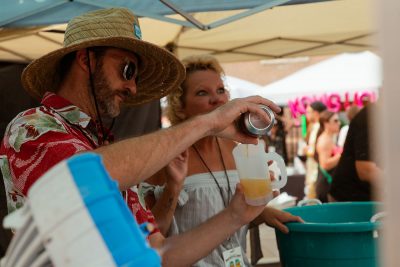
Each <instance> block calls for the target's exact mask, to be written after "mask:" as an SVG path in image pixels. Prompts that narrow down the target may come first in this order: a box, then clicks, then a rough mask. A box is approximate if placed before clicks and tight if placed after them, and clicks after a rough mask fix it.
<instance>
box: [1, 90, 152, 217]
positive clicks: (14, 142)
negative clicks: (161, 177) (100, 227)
mask: <svg viewBox="0 0 400 267" xmlns="http://www.w3.org/2000/svg"><path fill="white" fill-rule="evenodd" d="M99 136H101V134H100V131H99V127H98V126H97V125H96V123H95V122H94V121H93V120H91V118H90V117H89V115H87V114H86V113H84V112H83V111H82V110H80V109H79V108H78V107H77V106H74V105H72V104H71V103H70V102H69V101H67V100H66V99H64V98H62V97H60V96H58V95H56V94H54V93H50V92H48V93H46V94H45V95H44V97H43V99H42V106H40V107H37V108H32V109H29V110H26V111H24V112H21V113H20V114H18V115H17V116H16V117H15V118H14V119H13V120H12V121H11V122H10V124H9V125H8V126H7V129H6V132H5V135H4V139H3V141H2V143H1V147H0V168H1V172H2V174H3V178H4V184H5V188H6V195H7V206H8V211H9V212H12V211H13V210H15V209H18V208H19V207H21V206H22V205H23V203H24V201H25V197H26V195H27V192H28V190H29V188H30V187H31V186H32V185H33V183H34V182H35V181H36V180H38V179H39V178H40V177H41V176H42V175H43V174H44V173H45V172H46V171H47V170H49V169H50V168H51V167H53V166H54V165H55V164H57V163H58V162H60V161H62V160H64V159H67V158H69V157H71V156H72V155H75V154H76V153H79V152H82V151H87V150H93V149H95V148H97V147H99V146H100V145H101V144H100V143H99V140H98V137H99ZM124 196H125V197H124V198H125V200H126V203H127V205H128V207H129V209H130V210H131V211H132V213H133V214H134V215H135V217H136V220H137V221H138V223H143V222H151V223H153V224H155V220H154V216H153V214H152V213H151V212H150V211H149V210H147V209H146V208H145V205H144V203H142V202H143V201H140V198H139V196H138V194H137V190H136V187H133V188H132V189H129V190H127V191H126V192H124Z"/></svg>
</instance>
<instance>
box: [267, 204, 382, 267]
mask: <svg viewBox="0 0 400 267" xmlns="http://www.w3.org/2000/svg"><path fill="white" fill-rule="evenodd" d="M381 208H382V205H381V204H380V203H377V202H338V203H329V204H322V205H314V206H303V207H293V208H288V209H285V210H286V211H288V212H290V213H292V214H294V215H298V216H301V217H302V218H303V220H304V221H305V223H304V224H303V223H288V224H287V226H288V228H289V230H290V233H289V234H283V233H281V232H279V231H278V230H277V231H275V233H276V240H277V243H278V249H279V256H280V260H281V264H282V267H377V266H379V259H378V237H379V234H378V230H379V228H380V227H381V223H380V222H379V221H376V222H371V221H370V220H371V218H372V217H373V216H374V215H375V214H377V213H378V212H380V211H381Z"/></svg>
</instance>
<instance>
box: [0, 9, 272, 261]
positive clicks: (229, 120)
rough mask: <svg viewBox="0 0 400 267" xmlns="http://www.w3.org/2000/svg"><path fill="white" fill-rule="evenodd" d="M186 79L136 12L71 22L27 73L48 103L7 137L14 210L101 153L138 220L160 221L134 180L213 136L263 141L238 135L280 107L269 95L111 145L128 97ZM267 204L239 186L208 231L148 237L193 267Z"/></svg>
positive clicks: (2, 154) (21, 118) (18, 121)
mask: <svg viewBox="0 0 400 267" xmlns="http://www.w3.org/2000/svg"><path fill="white" fill-rule="evenodd" d="M184 76H185V70H184V68H183V66H182V64H181V63H180V62H179V61H178V60H177V59H176V58H175V57H174V56H173V55H172V54H170V53H169V52H167V51H166V50H164V49H161V48H159V47H157V46H155V45H152V44H150V43H147V42H145V41H142V40H141V32H140V27H139V23H138V21H137V18H136V17H135V16H134V15H133V14H132V13H131V12H130V11H129V10H127V9H122V8H113V9H104V10H97V11H94V12H89V13H86V14H83V15H80V16H78V17H76V18H74V19H72V20H71V21H70V22H69V24H68V27H67V30H66V32H65V38H64V47H63V48H61V49H59V50H56V51H54V52H51V53H49V54H47V55H45V56H43V57H41V58H39V59H37V60H35V61H33V62H32V63H31V64H30V65H29V66H28V67H27V68H26V69H25V71H24V72H23V74H22V83H23V86H24V87H25V89H26V90H27V91H28V92H29V93H30V94H31V95H33V96H35V97H36V98H38V99H41V103H42V105H41V106H40V107H37V108H34V109H30V110H27V111H24V112H22V113H20V114H19V115H17V117H16V118H14V119H13V120H12V122H11V123H10V124H9V126H8V127H7V130H6V134H5V138H4V139H3V142H2V146H1V149H0V166H1V170H2V173H3V177H4V181H5V185H6V191H7V201H8V207H9V211H12V210H14V209H16V208H19V207H20V206H21V205H23V202H24V198H25V196H26V194H27V192H28V190H29V188H30V186H31V185H32V184H33V183H34V182H35V181H36V180H37V179H39V178H40V177H41V175H42V174H44V173H45V172H46V171H47V170H48V169H49V168H51V167H52V166H54V165H55V164H56V163H58V162H59V161H61V160H63V159H66V158H68V157H70V156H72V155H74V154H76V153H79V152H82V151H88V150H94V151H95V152H96V153H99V154H101V155H102V158H103V162H104V165H105V167H106V169H107V170H108V172H109V174H110V175H111V177H113V178H114V179H115V180H117V181H118V183H119V187H120V189H121V191H123V192H124V197H125V199H126V200H127V204H128V206H129V207H130V208H131V210H132V211H133V213H134V215H135V216H136V219H137V220H138V222H139V223H141V222H143V221H151V220H152V216H151V213H150V212H149V211H147V210H145V209H144V208H143V207H142V205H140V204H139V203H140V201H139V198H138V196H137V194H136V193H135V191H134V190H132V189H131V188H132V187H133V186H135V185H137V184H138V183H139V182H141V181H142V180H144V179H146V178H148V177H149V176H151V175H152V174H154V173H155V172H156V171H158V170H159V169H161V168H162V167H163V166H165V165H166V164H167V163H168V162H170V161H171V160H172V159H173V158H174V157H176V156H177V155H179V154H180V153H182V152H183V151H184V150H185V149H186V148H187V147H189V146H190V145H191V144H193V143H194V142H195V141H197V140H198V139H200V138H203V137H205V136H207V135H217V136H221V137H228V138H232V139H235V140H236V141H239V142H242V143H256V142H257V139H256V138H254V137H250V136H246V135H243V134H241V133H240V132H238V131H236V128H235V127H234V123H233V122H234V120H235V119H236V118H237V117H239V115H240V114H241V113H243V112H248V111H249V112H255V113H257V114H258V115H260V116H263V117H264V118H266V119H268V118H267V116H266V114H265V113H264V112H263V111H262V110H261V109H260V108H259V106H258V104H263V105H268V106H270V107H271V108H272V109H273V110H274V111H279V108H278V107H277V106H276V105H274V104H273V103H272V102H270V101H268V100H266V99H263V98H261V97H257V96H254V97H248V98H245V99H240V100H234V101H231V102H230V103H228V104H226V105H224V106H222V107H220V108H219V109H217V110H215V111H213V112H211V113H208V114H204V115H201V116H198V117H196V118H194V119H192V120H189V121H187V122H184V123H182V124H180V125H177V126H175V127H171V128H169V129H166V130H162V131H158V132H155V133H152V134H148V135H145V136H142V137H137V138H130V139H126V140H124V141H120V142H116V143H114V144H109V141H110V140H109V139H110V138H109V136H110V135H109V134H108V133H109V130H107V129H106V128H105V127H104V125H103V123H102V118H105V117H110V118H114V117H115V116H117V115H118V114H119V111H120V105H121V104H122V103H125V104H128V105H138V104H142V103H146V102H148V101H150V100H154V99H159V98H161V97H162V96H165V95H166V94H168V93H169V92H170V91H171V90H173V89H174V88H176V87H178V85H179V84H180V83H181V82H182V80H183V78H184ZM50 199H51V196H49V200H50ZM263 209H264V207H251V206H248V205H247V204H245V201H244V196H243V193H242V190H241V189H240V186H239V189H238V191H237V192H236V194H235V197H234V199H233V200H232V203H231V204H230V205H229V207H228V208H227V209H225V210H224V211H222V212H221V213H220V214H218V215H217V216H216V217H214V218H212V219H211V220H209V221H208V222H206V223H204V224H203V225H201V226H200V227H198V228H196V229H194V230H192V231H190V232H187V233H185V234H183V235H180V236H175V237H172V238H168V239H164V238H163V237H162V236H161V234H160V233H159V231H157V230H156V231H154V233H153V234H152V235H151V236H150V237H149V240H150V243H151V244H152V245H154V246H161V245H164V247H163V248H164V249H163V251H164V253H163V261H164V264H165V265H171V266H180V265H185V266H186V265H190V264H192V263H194V262H196V261H197V260H198V259H200V258H202V257H204V256H206V255H207V254H208V253H209V252H210V251H211V250H212V249H213V248H214V247H215V246H217V245H218V244H219V243H221V242H223V241H224V240H225V239H226V238H227V237H229V236H230V235H231V234H232V233H233V232H235V231H236V230H237V229H239V227H240V226H242V225H243V224H246V223H248V222H250V221H251V220H252V219H253V218H255V217H256V216H257V215H258V214H259V213H260V212H261V211H262V210H263ZM188 244H190V245H188Z"/></svg>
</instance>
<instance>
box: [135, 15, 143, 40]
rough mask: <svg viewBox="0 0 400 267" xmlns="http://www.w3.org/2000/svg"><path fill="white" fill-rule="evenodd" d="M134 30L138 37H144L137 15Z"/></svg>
mask: <svg viewBox="0 0 400 267" xmlns="http://www.w3.org/2000/svg"><path fill="white" fill-rule="evenodd" d="M133 30H134V32H135V36H136V38H138V39H139V40H141V39H142V31H141V30H140V26H139V21H138V20H137V18H136V17H135V19H134V22H133Z"/></svg>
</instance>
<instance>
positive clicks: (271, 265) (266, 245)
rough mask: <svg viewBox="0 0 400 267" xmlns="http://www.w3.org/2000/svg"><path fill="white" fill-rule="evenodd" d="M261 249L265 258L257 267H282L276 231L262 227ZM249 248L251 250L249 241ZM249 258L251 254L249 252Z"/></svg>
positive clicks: (260, 227)
mask: <svg viewBox="0 0 400 267" xmlns="http://www.w3.org/2000/svg"><path fill="white" fill-rule="evenodd" d="M259 229H260V239H261V249H262V252H263V255H264V257H263V258H261V259H260V260H259V261H258V263H257V265H256V267H280V266H281V265H280V263H279V251H278V248H277V245H276V238H275V230H274V229H273V228H271V227H268V226H266V225H260V226H259ZM247 247H248V248H250V245H249V241H248V242H247ZM248 257H250V253H249V251H248Z"/></svg>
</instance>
